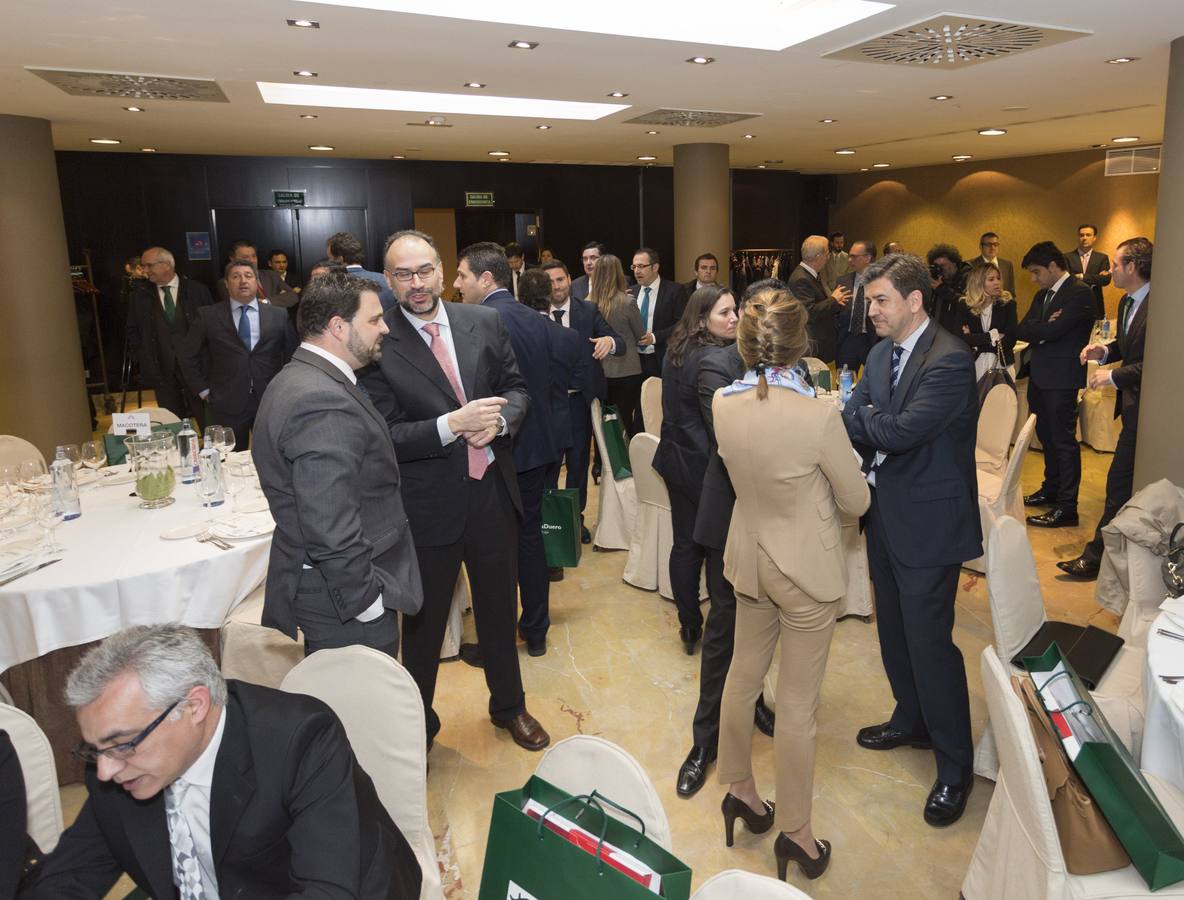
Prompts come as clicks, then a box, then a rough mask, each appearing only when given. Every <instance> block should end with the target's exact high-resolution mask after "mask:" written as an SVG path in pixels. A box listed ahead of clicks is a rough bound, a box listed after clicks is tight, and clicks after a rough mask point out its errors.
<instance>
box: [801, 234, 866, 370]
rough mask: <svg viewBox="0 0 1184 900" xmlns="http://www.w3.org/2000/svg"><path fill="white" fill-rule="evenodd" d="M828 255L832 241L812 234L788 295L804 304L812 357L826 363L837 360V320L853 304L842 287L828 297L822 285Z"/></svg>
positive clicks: (849, 293) (804, 245) (805, 246)
mask: <svg viewBox="0 0 1184 900" xmlns="http://www.w3.org/2000/svg"><path fill="white" fill-rule="evenodd" d="M829 255H830V241H829V240H827V239H826V238H825V237H823V236H822V235H820V234H812V235H810V236H809V237H808V238H806V239H805V240H804V241H803V242H802V261H801V262H800V263H798V264H797V267H796V268H795V269H794V270H793V272H792V273H790V276H789V280H788V281H787V282H786V287H787V288H788V289H789V292H790V293H791V294H793V295H794V296H795V297H797V298H798V299H799V300H801V301H802V305H803V306H805V307H806V313H807V314H808V316H809V319H808V321H807V324H806V331H807V333H808V334H809V335H810V344H811V349H810V355H811V356H816V357H818V358H819V359H820V360H822V361H823V362H827V363H828V362H834V359H835V344H836V340H837V338H836V333H835V317H836V316H837V315H838V311H839V309H840V308H841V307H843V306H845V305H846V304H847V303H849V302H850V301H851V292H850V291H849V290H848V289H847V288H846V287H844V286H843V285H839V286H838V287H836V288H835V289H834V291H833V292H832V293H829V294H828V293H827V291H826V288H824V287H823V286H822V280H821V274H822V267H823V266H824V265H826V260H827V258H828V257H829Z"/></svg>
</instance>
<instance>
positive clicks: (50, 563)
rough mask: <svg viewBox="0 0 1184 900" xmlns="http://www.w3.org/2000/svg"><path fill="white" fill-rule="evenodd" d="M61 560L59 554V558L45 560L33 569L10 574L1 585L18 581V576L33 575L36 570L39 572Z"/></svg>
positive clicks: (0, 582)
mask: <svg viewBox="0 0 1184 900" xmlns="http://www.w3.org/2000/svg"><path fill="white" fill-rule="evenodd" d="M61 561H62V558H61V557H60V556H59V557H58V558H57V559H50V560H46V561H45V562H43V563H41V564H40V565H36V566H34V567H33V568H31V569H25V571H23V572H18V573H17V574H16V575H10V576H9V577H8V578H5V579H4V580H3V581H0V587H4V585H6V584H8V583H10V582H13V581H16V580H17V579H18V578H24V577H25V576H26V575H32V574H33V573H34V572H38V571H40V570H41V569H44V568H45V567H46V566H52V565H53V564H54V563H56V562H61Z"/></svg>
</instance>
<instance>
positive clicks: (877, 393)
mask: <svg viewBox="0 0 1184 900" xmlns="http://www.w3.org/2000/svg"><path fill="white" fill-rule="evenodd" d="M881 346H883V347H885V348H886V349H887V351H888V352H887V353H885V352H883V351H881V352H878V353H877V352H876V351H875V350H873V351H872V355H870V356H869V357H868V361H867V366H868V372H867V374H865V375H864V378H870V379H871V381H870V382H869V388H868V391H869V393H870V394H871V395H872V405H873V406H875V407H876V409H886V408H887V407H888V392H889V388H890V385H891V384H892V341H891V340H888V341H881V342H880V343H879V344H877V345H876V349H879V348H880V347H881Z"/></svg>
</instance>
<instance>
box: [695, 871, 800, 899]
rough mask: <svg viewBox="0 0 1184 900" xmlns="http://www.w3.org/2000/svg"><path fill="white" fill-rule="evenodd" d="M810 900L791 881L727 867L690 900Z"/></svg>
mask: <svg viewBox="0 0 1184 900" xmlns="http://www.w3.org/2000/svg"><path fill="white" fill-rule="evenodd" d="M738 897H743V898H744V900H810V895H809V894H807V893H805V892H804V891H800V890H798V889H797V888H796V887H794V886H793V885H792V884H786V883H785V882H784V881H778V880H777V879H776V878H770V877H768V876H767V875H757V874H756V873H754V872H745V871H744V870H742V869H724V871H722V872H720V873H718V874H716V875H712V876H711V877H710V878H708V879H707V880H706V881H705V882H703V883H702V884H701V885H699V890H697V891H695V893H693V894H691V900H736V898H738Z"/></svg>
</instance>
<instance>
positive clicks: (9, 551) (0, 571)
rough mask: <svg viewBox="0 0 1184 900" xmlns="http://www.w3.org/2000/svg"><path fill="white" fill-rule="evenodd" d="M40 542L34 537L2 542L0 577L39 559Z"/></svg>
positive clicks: (0, 549) (0, 546) (0, 548)
mask: <svg viewBox="0 0 1184 900" xmlns="http://www.w3.org/2000/svg"><path fill="white" fill-rule="evenodd" d="M37 552H38V542H37V540H36V539H34V538H20V539H18V540H15V541H8V542H7V543H5V544H0V578H3V577H5V576H6V575H11V574H12V573H14V572H17V571H19V570H20V569H22V568H24V567H26V566H28V565H29V564H30V563H32V562H33V561H34V560H36V559H37Z"/></svg>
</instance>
